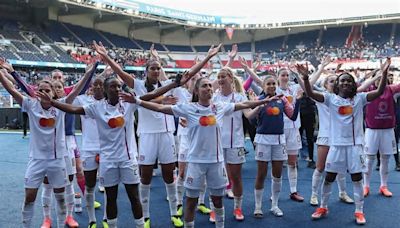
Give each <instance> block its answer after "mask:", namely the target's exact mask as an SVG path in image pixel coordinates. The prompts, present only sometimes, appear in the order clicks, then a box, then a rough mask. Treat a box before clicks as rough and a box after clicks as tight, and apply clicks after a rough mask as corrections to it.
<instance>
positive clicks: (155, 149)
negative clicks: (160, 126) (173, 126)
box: [138, 132, 176, 165]
mask: <svg viewBox="0 0 400 228" xmlns="http://www.w3.org/2000/svg"><path fill="white" fill-rule="evenodd" d="M156 159H158V162H159V163H160V164H170V163H174V162H176V154H175V140H174V135H173V134H172V133H170V132H163V133H141V134H140V138H139V159H138V162H139V164H140V165H154V164H155V163H156Z"/></svg>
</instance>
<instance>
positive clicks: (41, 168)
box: [24, 158, 67, 188]
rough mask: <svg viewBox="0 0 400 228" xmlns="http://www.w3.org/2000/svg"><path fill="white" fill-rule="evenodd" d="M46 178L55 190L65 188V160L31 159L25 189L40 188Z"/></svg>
mask: <svg viewBox="0 0 400 228" xmlns="http://www.w3.org/2000/svg"><path fill="white" fill-rule="evenodd" d="M46 176H47V179H48V180H49V184H50V185H51V186H52V187H53V188H63V187H65V186H66V185H67V176H66V172H65V161H64V159H62V158H59V159H49V160H45V159H33V158H30V159H29V161H28V167H27V168H26V172H25V184H24V186H25V188H39V187H40V184H41V183H42V182H43V179H44V177H46Z"/></svg>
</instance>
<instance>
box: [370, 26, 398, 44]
mask: <svg viewBox="0 0 400 228" xmlns="http://www.w3.org/2000/svg"><path fill="white" fill-rule="evenodd" d="M391 32H392V24H375V25H368V26H367V27H365V26H364V28H363V38H364V41H366V42H373V43H376V44H380V45H382V44H384V43H387V42H389V40H390V33H391Z"/></svg>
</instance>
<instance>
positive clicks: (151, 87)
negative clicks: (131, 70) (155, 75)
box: [144, 59, 161, 92]
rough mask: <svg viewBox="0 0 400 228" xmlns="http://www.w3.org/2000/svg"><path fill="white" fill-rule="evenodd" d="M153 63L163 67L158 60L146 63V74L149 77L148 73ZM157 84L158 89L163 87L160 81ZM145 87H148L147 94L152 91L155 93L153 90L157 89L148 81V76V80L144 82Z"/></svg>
mask: <svg viewBox="0 0 400 228" xmlns="http://www.w3.org/2000/svg"><path fill="white" fill-rule="evenodd" d="M152 63H159V64H160V65H161V63H160V62H159V61H158V60H155V59H150V60H149V61H147V63H146V71H145V74H146V75H147V73H146V72H147V71H148V70H149V67H150V65H151V64H152ZM157 84H158V87H161V83H160V81H158V80H157ZM144 87H146V89H147V92H151V91H153V90H154V89H155V88H154V85H153V84H151V83H150V81H149V80H148V77H147V76H146V80H145V81H144Z"/></svg>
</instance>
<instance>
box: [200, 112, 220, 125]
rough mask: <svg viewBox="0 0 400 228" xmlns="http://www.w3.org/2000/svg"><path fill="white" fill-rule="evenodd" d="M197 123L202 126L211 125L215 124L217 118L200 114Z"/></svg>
mask: <svg viewBox="0 0 400 228" xmlns="http://www.w3.org/2000/svg"><path fill="white" fill-rule="evenodd" d="M199 123H200V125H201V126H203V127H207V126H212V125H215V124H216V123H217V119H216V118H215V116H213V115H210V116H202V117H200V119H199Z"/></svg>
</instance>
